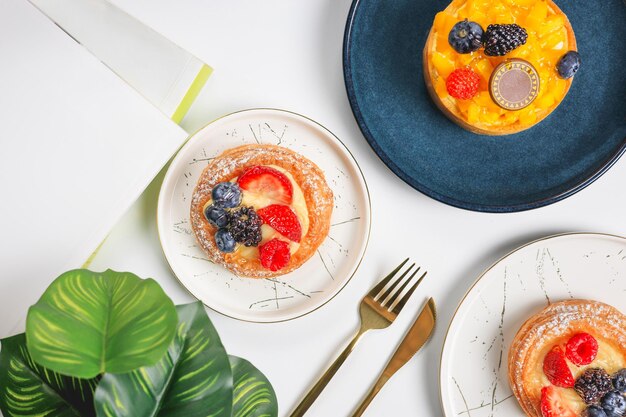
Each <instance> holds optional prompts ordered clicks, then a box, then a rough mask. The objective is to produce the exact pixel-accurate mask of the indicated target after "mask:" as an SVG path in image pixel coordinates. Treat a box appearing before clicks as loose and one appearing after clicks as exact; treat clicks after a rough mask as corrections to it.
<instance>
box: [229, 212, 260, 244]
mask: <svg viewBox="0 0 626 417" xmlns="http://www.w3.org/2000/svg"><path fill="white" fill-rule="evenodd" d="M229 220H230V221H229V223H228V231H229V232H230V234H231V235H232V236H233V238H234V239H235V241H236V242H239V243H243V244H244V245H245V246H257V245H258V244H259V243H261V225H262V224H263V221H262V220H261V218H260V217H259V215H258V214H256V211H254V209H253V208H252V207H241V208H238V209H236V210H233V211H231V212H230V219H229Z"/></svg>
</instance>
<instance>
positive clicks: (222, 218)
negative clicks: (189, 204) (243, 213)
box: [204, 204, 230, 228]
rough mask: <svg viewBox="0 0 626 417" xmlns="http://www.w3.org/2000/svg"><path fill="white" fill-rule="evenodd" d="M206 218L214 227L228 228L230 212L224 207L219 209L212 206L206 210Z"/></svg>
mask: <svg viewBox="0 0 626 417" xmlns="http://www.w3.org/2000/svg"><path fill="white" fill-rule="evenodd" d="M204 217H206V219H207V220H208V221H209V223H211V224H212V225H213V226H215V227H217V228H221V227H226V226H228V221H229V218H230V216H229V215H228V212H226V210H225V209H223V208H222V207H218V206H216V205H214V204H211V205H210V206H208V207H207V208H206V209H204Z"/></svg>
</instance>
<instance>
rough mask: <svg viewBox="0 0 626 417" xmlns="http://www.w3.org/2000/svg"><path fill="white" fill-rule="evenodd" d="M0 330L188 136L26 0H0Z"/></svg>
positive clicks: (81, 253) (85, 250)
mask: <svg viewBox="0 0 626 417" xmlns="http://www.w3.org/2000/svg"><path fill="white" fill-rule="evenodd" d="M0 62H2V64H1V65H0V115H1V117H0V193H1V194H0V195H1V198H0V318H1V319H0V338H2V337H6V336H9V335H10V334H12V332H14V331H15V325H16V323H19V322H21V321H22V320H23V318H24V317H25V315H26V312H27V308H28V307H29V306H30V305H31V304H33V303H34V302H36V300H37V299H38V298H39V297H40V295H41V294H42V292H43V291H44V290H45V288H46V287H47V285H48V284H49V283H50V282H51V281H52V280H53V279H54V278H56V277H57V276H58V275H59V274H61V273H62V272H64V271H65V270H68V269H72V268H77V267H80V266H81V265H82V264H83V263H84V262H85V261H86V259H87V258H88V257H89V255H90V254H91V253H92V252H93V251H94V250H95V249H96V248H97V247H98V245H99V244H100V243H101V242H102V240H103V239H104V238H105V237H106V235H107V233H108V232H109V230H111V228H112V227H113V225H114V224H115V223H116V221H117V220H118V219H119V218H120V216H121V215H122V214H123V213H124V212H125V211H126V210H127V208H128V207H129V206H130V205H131V204H132V203H133V202H134V201H135V200H136V198H137V197H138V196H139V195H140V194H141V192H142V191H143V190H144V189H145V187H146V186H147V185H148V184H149V182H150V181H151V180H152V179H153V178H154V176H155V175H156V174H157V173H158V171H159V170H160V169H161V168H162V167H163V165H164V164H165V163H166V162H167V161H168V159H169V158H170V157H171V156H172V155H173V154H174V153H175V151H176V150H177V149H178V148H179V147H180V145H181V144H182V143H183V141H184V140H185V139H186V137H187V134H186V133H185V132H184V131H183V130H182V129H181V128H180V127H179V126H178V125H176V124H175V123H174V122H172V121H171V120H170V119H168V118H167V117H166V116H164V114H163V113H162V112H161V111H159V110H158V109H157V108H156V107H154V106H153V105H151V104H150V103H149V102H148V101H146V100H145V99H144V98H143V97H142V96H141V95H140V94H139V93H138V92H137V91H136V90H135V89H133V88H132V87H130V86H129V85H128V84H126V83H125V82H124V81H122V80H121V79H120V78H119V77H118V76H117V75H116V74H114V73H113V72H112V71H111V70H110V69H109V68H107V67H106V66H104V65H103V64H102V63H101V62H100V61H99V60H98V59H97V58H96V57H94V56H93V55H92V54H90V53H89V52H88V51H87V50H86V49H85V48H84V47H83V46H81V45H80V44H78V43H77V42H76V41H75V40H73V39H72V38H71V37H70V36H68V35H67V33H65V32H63V31H62V30H61V29H59V28H58V27H57V26H56V25H55V24H54V23H53V22H52V21H51V20H50V19H48V18H47V17H46V16H44V15H43V14H42V13H41V12H40V11H39V10H38V9H36V8H35V7H34V6H33V5H32V4H31V3H29V2H28V1H27V0H0Z"/></svg>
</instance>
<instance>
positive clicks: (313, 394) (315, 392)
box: [289, 329, 366, 417]
mask: <svg viewBox="0 0 626 417" xmlns="http://www.w3.org/2000/svg"><path fill="white" fill-rule="evenodd" d="M365 332H366V330H363V329H360V330H359V332H358V333H357V334H356V335H355V336H354V338H353V339H352V341H351V342H350V344H349V345H348V346H346V348H345V349H344V350H343V352H341V354H340V355H339V356H338V357H337V359H335V361H334V362H333V364H332V365H330V367H329V368H328V369H327V370H326V372H324V375H322V377H321V378H320V379H319V381H317V383H316V384H315V385H314V386H313V387H312V388H311V389H310V390H309V392H307V394H306V396H305V397H304V398H303V399H302V401H300V404H298V406H297V407H296V409H295V410H294V411H293V412H292V413H291V414H290V416H289V417H302V416H303V415H304V414H305V413H306V412H307V410H308V409H309V408H310V407H311V405H312V404H313V402H314V401H315V400H316V399H317V397H319V395H320V394H321V393H322V391H323V390H324V388H326V385H328V383H329V382H330V380H331V379H332V377H333V376H334V375H335V374H336V373H337V371H338V370H339V368H340V367H341V365H343V363H344V362H345V361H346V359H347V358H348V356H349V355H350V353H352V350H353V349H354V347H355V346H356V344H357V342H358V341H359V339H360V338H361V336H363V334H364V333H365Z"/></svg>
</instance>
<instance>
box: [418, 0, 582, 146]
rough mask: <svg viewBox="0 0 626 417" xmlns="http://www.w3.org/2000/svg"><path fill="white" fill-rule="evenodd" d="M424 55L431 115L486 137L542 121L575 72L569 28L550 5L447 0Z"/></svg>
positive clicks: (532, 0)
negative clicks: (441, 114)
mask: <svg viewBox="0 0 626 417" xmlns="http://www.w3.org/2000/svg"><path fill="white" fill-rule="evenodd" d="M423 55H424V57H423V65H424V78H425V81H426V86H427V87H428V91H429V93H430V95H431V97H432V99H433V101H434V102H435V104H436V105H437V107H439V108H440V109H441V111H443V112H444V114H445V115H446V116H448V117H449V118H450V119H451V120H452V121H454V122H455V123H457V124H458V125H460V126H461V127H463V128H465V129H467V130H469V131H472V132H474V133H479V134H485V135H507V134H512V133H517V132H521V131H523V130H526V129H528V128H530V127H532V126H534V125H535V124H537V123H539V122H540V121H541V120H543V119H544V118H546V117H547V116H548V115H549V114H550V113H551V112H552V111H553V110H554V109H556V107H557V106H558V105H559V104H560V103H561V101H562V100H563V98H565V95H566V94H567V91H568V90H569V88H570V86H571V84H572V77H573V76H574V74H575V73H576V71H578V68H579V67H580V56H579V54H578V52H576V38H575V37H574V31H573V29H572V26H571V25H570V23H569V20H568V19H567V16H566V15H565V14H564V13H563V12H562V11H561V10H560V9H559V8H558V6H557V5H556V4H554V2H552V0H453V1H452V2H451V3H450V4H449V5H448V7H447V8H446V9H445V10H444V11H442V12H440V13H437V15H436V16H435V21H434V23H433V26H432V28H431V30H430V34H429V36H428V39H427V41H426V46H425V47H424V53H423Z"/></svg>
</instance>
